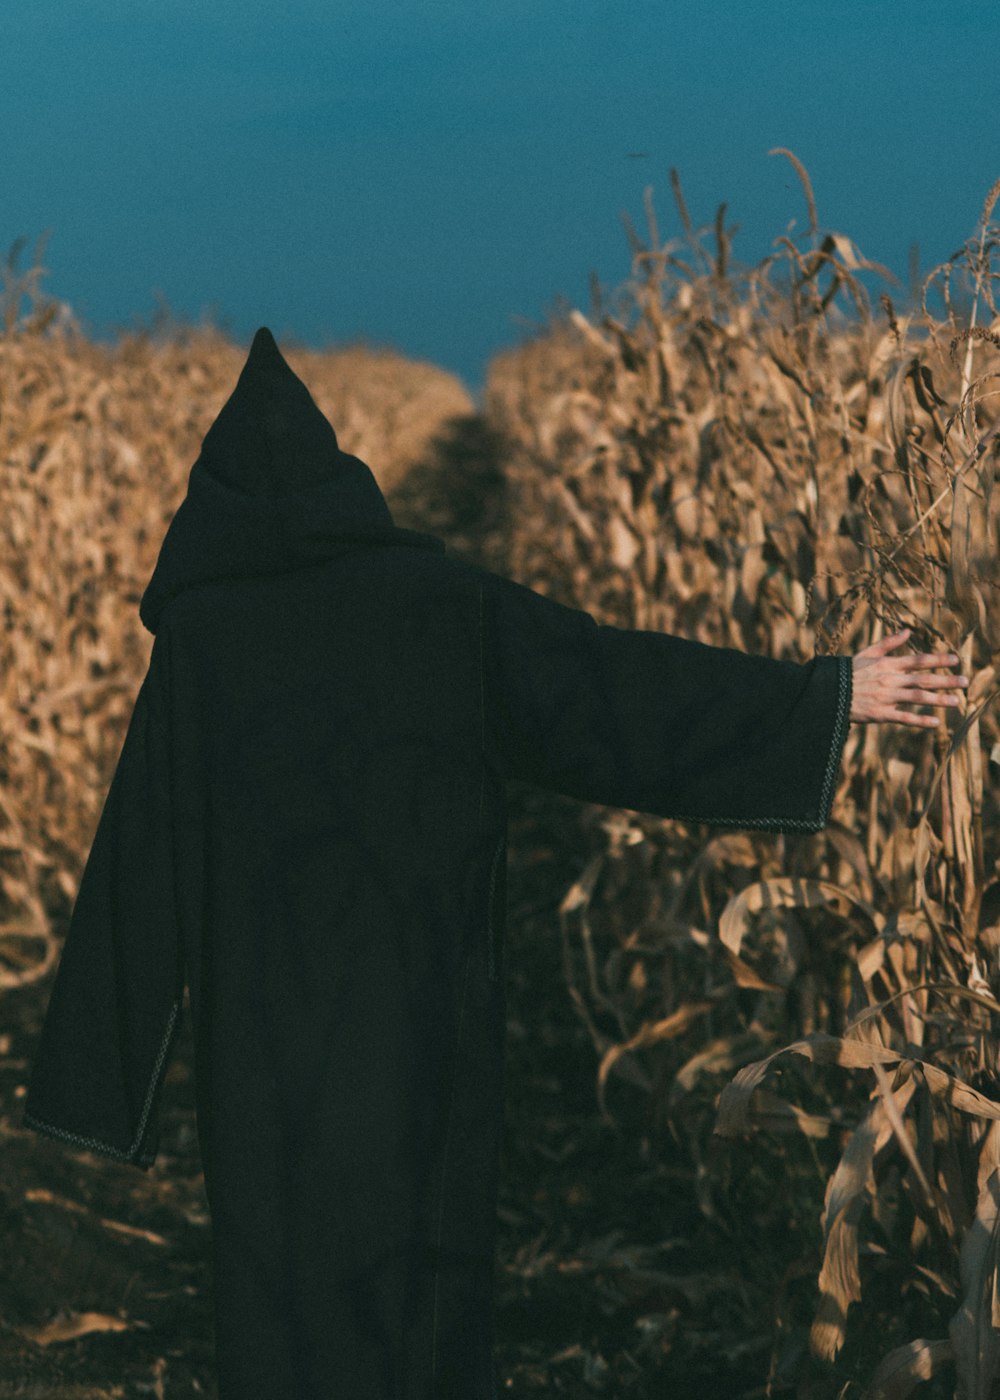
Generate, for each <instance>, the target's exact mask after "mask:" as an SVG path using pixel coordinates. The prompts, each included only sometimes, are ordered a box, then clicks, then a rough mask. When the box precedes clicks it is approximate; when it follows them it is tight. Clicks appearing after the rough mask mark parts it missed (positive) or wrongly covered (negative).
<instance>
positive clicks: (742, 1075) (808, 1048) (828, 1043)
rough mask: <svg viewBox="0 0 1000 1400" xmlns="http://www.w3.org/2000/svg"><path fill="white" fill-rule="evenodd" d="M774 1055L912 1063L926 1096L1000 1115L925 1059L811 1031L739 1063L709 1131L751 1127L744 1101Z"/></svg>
mask: <svg viewBox="0 0 1000 1400" xmlns="http://www.w3.org/2000/svg"><path fill="white" fill-rule="evenodd" d="M779 1055H804V1056H805V1058H806V1059H807V1060H813V1061H815V1062H816V1063H817V1064H827V1065H841V1066H842V1067H843V1068H845V1069H870V1068H871V1067H872V1065H876V1064H882V1065H893V1064H903V1065H907V1066H909V1065H913V1066H914V1067H918V1068H919V1069H920V1071H921V1072H922V1073H923V1075H924V1076H925V1078H926V1080H927V1086H928V1088H929V1089H930V1091H931V1093H932V1094H943V1095H944V1097H945V1100H946V1102H947V1103H950V1104H951V1105H952V1107H953V1108H957V1109H960V1110H961V1111H962V1112H963V1113H971V1114H974V1115H977V1116H978V1117H980V1118H991V1119H1000V1103H997V1102H996V1101H995V1100H994V1099H989V1098H987V1097H986V1095H985V1094H981V1093H980V1092H979V1091H978V1089H973V1088H972V1087H971V1086H970V1085H968V1084H965V1083H964V1082H963V1081H962V1080H960V1079H956V1078H955V1077H954V1076H953V1075H950V1074H946V1073H945V1071H944V1070H942V1069H938V1067H937V1066H936V1065H932V1064H929V1063H928V1062H927V1061H926V1060H918V1059H915V1058H913V1057H912V1056H905V1055H903V1054H902V1053H901V1052H899V1051H898V1050H890V1049H888V1048H886V1047H885V1046H881V1045H874V1044H870V1043H868V1042H864V1041H860V1040H855V1039H847V1038H845V1037H842V1036H837V1035H812V1036H808V1037H807V1038H806V1039H804V1040H797V1041H794V1042H793V1043H792V1044H791V1045H785V1046H783V1047H782V1049H780V1050H775V1051H774V1052H773V1053H772V1054H770V1055H768V1056H767V1057H766V1059H763V1060H756V1061H754V1063H753V1064H749V1065H744V1066H743V1068H742V1069H741V1070H740V1071H739V1073H738V1074H737V1075H736V1077H735V1078H734V1079H733V1080H732V1081H731V1082H730V1083H729V1084H727V1085H726V1087H725V1088H724V1089H723V1091H722V1093H721V1094H720V1096H719V1106H718V1110H717V1114H716V1122H715V1132H716V1133H718V1134H719V1135H720V1137H735V1136H737V1135H738V1134H740V1133H743V1132H747V1131H749V1129H750V1128H751V1126H752V1119H751V1113H750V1099H751V1095H752V1094H753V1091H754V1089H756V1088H757V1086H758V1085H759V1084H760V1083H761V1081H762V1080H763V1078H764V1075H765V1074H766V1073H767V1071H768V1069H769V1068H770V1066H771V1063H772V1062H773V1061H774V1060H776V1059H777V1058H778V1057H779Z"/></svg>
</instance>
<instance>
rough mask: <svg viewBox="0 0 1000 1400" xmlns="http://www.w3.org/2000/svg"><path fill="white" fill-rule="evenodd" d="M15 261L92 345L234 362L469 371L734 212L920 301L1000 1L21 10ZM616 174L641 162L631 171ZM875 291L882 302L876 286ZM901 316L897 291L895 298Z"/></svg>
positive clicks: (0, 162) (978, 195)
mask: <svg viewBox="0 0 1000 1400" xmlns="http://www.w3.org/2000/svg"><path fill="white" fill-rule="evenodd" d="M3 7H4V15H3V44H2V45H0V118H2V121H3V131H4V141H3V145H2V155H0V172H2V189H3V199H2V202H0V253H2V254H4V255H6V253H7V251H8V250H9V248H10V245H11V244H12V243H13V241H14V239H15V238H17V237H18V236H19V235H22V234H23V235H26V236H27V239H28V246H27V248H26V249H25V252H24V253H23V254H22V256H21V261H20V266H21V267H22V268H23V267H24V266H25V265H26V262H27V261H28V260H29V254H30V252H31V250H32V249H33V247H34V244H35V240H36V238H37V236H38V235H39V234H40V233H41V232H42V231H43V230H44V229H46V228H51V229H52V235H51V237H50V239H49V242H48V244H47V246H46V248H45V251H44V255H43V262H44V264H45V266H46V267H47V268H48V269H49V275H48V276H47V277H46V278H45V279H44V280H43V283H42V289H43V290H44V291H45V292H47V293H48V294H49V295H51V296H54V297H58V298H59V299H61V300H65V301H68V302H69V303H70V305H71V306H72V307H73V309H74V311H75V312H76V314H77V315H78V316H80V317H81V318H82V319H83V320H84V322H85V324H86V326H87V328H88V329H89V330H91V332H92V333H93V334H95V335H97V336H99V337H101V338H108V339H110V338H113V335H114V326H115V325H116V324H128V323H129V322H131V321H132V319H133V318H134V317H140V318H142V319H143V320H144V321H148V320H149V319H150V318H151V317H152V315H153V313H154V310H155V305H156V303H155V295H154V294H155V293H160V294H162V296H163V297H165V298H166V300H167V302H168V303H169V305H170V306H171V308H173V309H174V310H175V311H176V312H178V313H181V314H184V315H186V316H188V317H190V318H191V319H193V320H198V319H199V318H200V317H201V316H202V315H203V314H206V315H211V317H212V318H213V319H215V320H216V321H217V322H219V323H221V324H223V325H225V327H226V329H227V330H228V331H229V332H230V334H232V335H233V336H234V337H235V338H236V339H237V340H240V341H243V342H248V341H249V337H250V336H251V335H252V333H253V331H254V330H255V329H256V327H257V326H259V325H268V326H270V327H271V329H272V330H273V331H274V333H275V335H277V337H278V339H279V340H281V339H282V338H283V337H287V338H290V339H292V340H294V341H297V342H299V343H301V344H305V345H310V346H323V345H328V344H335V343H340V342H344V341H347V340H351V339H353V338H356V337H359V336H363V337H365V338H367V339H368V340H370V341H371V342H372V343H375V344H389V345H393V346H395V347H397V348H398V349H400V350H402V351H403V352H405V353H407V354H410V355H414V356H417V357H420V358H423V359H429V360H432V361H435V362H436V363H438V364H441V365H443V366H445V367H446V368H448V369H450V370H453V371H455V372H456V373H458V374H459V375H460V376H461V377H462V378H463V379H464V380H465V382H466V383H467V384H468V385H469V387H470V388H471V389H472V390H473V391H477V390H478V388H479V385H480V383H481V380H482V376H483V373H484V370H485V365H486V362H487V361H488V359H489V357H490V356H491V355H492V354H493V353H494V352H495V351H496V350H498V349H500V348H502V347H504V346H506V345H510V344H513V343H516V342H517V341H518V340H519V339H520V338H522V336H523V335H524V334H526V333H527V332H528V330H529V329H530V327H531V325H533V324H535V325H537V324H541V323H543V322H544V320H545V316H546V311H547V309H549V308H551V307H552V305H553V304H554V299H555V298H556V296H562V297H565V298H566V299H568V300H569V301H570V302H572V303H573V304H574V305H577V306H580V307H581V308H582V309H584V310H587V309H588V308H589V305H590V296H589V285H588V282H589V276H590V274H591V272H596V274H597V276H598V277H599V278H600V280H601V282H602V284H603V286H604V287H605V288H606V289H607V290H608V291H609V292H612V291H613V289H614V288H615V287H616V286H618V285H620V284H621V283H622V282H623V281H624V279H625V278H626V277H627V276H628V273H629V262H630V253H629V247H628V242H627V239H626V236H625V232H624V229H623V227H622V223H621V211H622V210H627V211H628V213H629V215H630V217H631V218H632V221H633V223H634V224H635V225H636V227H637V228H638V229H639V230H640V232H644V230H645V227H646V225H645V216H644V213H643V190H644V188H645V186H646V185H647V184H651V185H652V186H653V189H654V194H653V198H654V203H655V207H656V210H657V214H658V217H659V223H660V230H661V236H665V237H679V236H680V233H681V229H680V223H679V219H678V216H677V211H676V208H675V205H674V202H673V197H672V195H671V191H670V181H669V169H670V167H671V166H676V167H677V169H678V171H679V173H680V177H681V181H682V183H683V187H684V193H685V196H686V200H687V204H688V208H689V210H690V212H691V216H692V218H693V220H694V222H695V223H696V224H710V223H711V221H712V219H713V218H714V215H715V210H716V207H717V205H718V204H719V203H720V202H721V201H723V200H725V201H726V202H727V205H728V208H727V215H726V218H727V224H728V225H729V226H732V225H733V224H738V225H739V226H740V227H739V231H738V232H737V233H736V236H735V243H734V248H733V254H734V256H735V258H736V259H737V260H739V261H741V262H744V263H750V262H756V261H757V260H758V259H759V258H760V257H762V256H763V255H764V254H765V253H766V252H767V251H768V250H769V248H770V247H771V244H772V241H773V239H774V238H775V237H776V236H778V235H779V234H781V233H782V232H783V231H785V230H786V228H787V226H788V224H789V222H790V221H791V220H795V221H796V223H795V232H796V233H798V232H799V231H804V230H805V227H806V223H807V219H806V208H805V202H804V199H803V196H802V192H801V187H800V185H799V182H798V180H797V178H796V176H795V173H794V171H793V170H792V168H791V166H790V165H789V164H788V162H787V161H786V160H785V159H784V158H782V157H777V156H770V157H769V156H768V154H767V152H768V150H769V149H770V148H771V147H774V146H787V147H790V148H791V149H792V150H794V151H795V152H796V154H797V155H798V156H799V157H800V159H801V160H802V161H803V162H804V163H805V165H806V167H807V169H808V170H809V173H810V175H811V177H812V181H813V186H814V190H815V194H816V200H817V205H818V212H819V221H820V225H821V227H823V228H832V229H835V230H837V231H838V232H842V233H846V234H848V235H849V236H850V237H851V238H852V239H854V240H855V242H856V243H857V244H858V245H859V246H860V248H861V250H862V252H863V253H864V254H865V255H866V256H868V257H869V258H872V259H874V260H876V261H878V262H881V263H884V264H886V265H888V266H889V267H891V268H892V269H893V271H895V272H896V273H897V275H898V276H899V277H900V279H901V281H902V283H903V284H904V287H905V284H906V281H907V263H908V254H909V247H910V244H911V242H913V241H914V240H915V241H917V242H918V243H919V247H920V263H921V268H922V270H924V271H926V270H927V269H929V267H930V266H931V265H933V263H935V262H938V261H940V260H942V259H944V258H945V257H947V256H948V255H949V254H950V253H951V252H953V251H954V250H955V249H956V248H957V247H958V246H959V245H960V244H961V243H962V242H963V241H964V240H965V239H966V238H968V237H969V236H970V235H971V234H972V233H973V231H974V228H975V225H976V221H977V219H978V217H979V213H980V210H981V208H982V204H983V200H984V198H985V196H986V193H987V191H988V189H989V187H990V185H991V184H992V183H993V181H994V180H995V179H996V178H997V177H998V176H1000V115H998V109H997V103H996V92H997V84H996V77H995V73H994V72H993V69H994V67H995V63H994V60H995V56H996V54H997V52H1000V6H998V5H997V3H996V0H948V3H947V4H942V3H941V2H940V0H908V3H907V4H905V5H902V4H873V3H872V2H871V0H828V3H824V4H814V3H811V0H771V2H770V3H769V0H759V2H758V0H754V2H753V3H751V0H739V2H738V3H736V2H735V0H712V3H704V4H702V5H693V4H691V3H675V2H674V0H659V3H650V0H618V3H615V4H611V3H607V0H530V3H529V0H492V3H491V4H490V5H489V6H488V7H487V6H482V7H480V6H477V5H475V4H472V3H469V0H421V2H420V3H417V0H381V3H373V0H357V3H355V0H351V3H344V0H298V3H297V2H296V0H288V2H287V3H285V4H284V5H281V6H278V5H274V4H272V5H268V6H264V5H261V4H259V3H256V0H216V3H212V0H202V3H200V4H195V3H193V2H192V0H32V3H26V0H3ZM629 152H646V153H648V154H647V155H645V156H643V157H641V158H635V157H631V156H630V155H629V154H628V153H629ZM870 285H873V286H874V285H875V284H874V283H872V284H870ZM901 291H902V289H901Z"/></svg>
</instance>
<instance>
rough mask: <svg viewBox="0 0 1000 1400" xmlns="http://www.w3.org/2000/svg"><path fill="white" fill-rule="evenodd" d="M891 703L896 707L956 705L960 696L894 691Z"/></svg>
mask: <svg viewBox="0 0 1000 1400" xmlns="http://www.w3.org/2000/svg"><path fill="white" fill-rule="evenodd" d="M890 698H891V701H892V703H893V704H896V705H958V704H961V700H962V697H961V696H960V695H935V694H934V692H933V691H931V690H894V691H893V692H892V695H891V697H890Z"/></svg>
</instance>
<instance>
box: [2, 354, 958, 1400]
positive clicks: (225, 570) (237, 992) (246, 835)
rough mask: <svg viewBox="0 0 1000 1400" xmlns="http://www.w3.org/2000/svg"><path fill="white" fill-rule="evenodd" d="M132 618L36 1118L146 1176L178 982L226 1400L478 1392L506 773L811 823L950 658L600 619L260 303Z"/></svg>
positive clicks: (403, 1399) (679, 809) (686, 808)
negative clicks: (134, 645)
mask: <svg viewBox="0 0 1000 1400" xmlns="http://www.w3.org/2000/svg"><path fill="white" fill-rule="evenodd" d="M140 617H141V620H142V622H143V624H144V625H145V626H146V627H147V628H148V630H149V631H150V633H151V634H152V635H153V643H152V648H151V653H150V660H149V667H148V670H147V672H146V675H145V677H144V679H143V682H142V684H141V686H140V687H139V690H138V693H137V695H136V698H135V703H134V707H133V710H132V713H131V717H130V719H129V723H128V727H127V730H126V733H125V736H124V740H123V744H122V748H121V751H120V755H119V758H118V762H117V767H116V769H115V771H114V774H113V777H112V780H111V784H110V787H109V790H108V793H107V797H106V800H105V804H104V807H103V809H102V812H101V815H100V819H99V822H98V825H97V829H96V833H95V835H94V838H93V843H92V846H91V848H90V852H89V855H88V858H87V861H86V864H85V867H84V870H83V874H82V877H81V881H80V886H79V890H78V893H77V897H76V901H75V904H74V907H73V911H72V917H71V920H70V924H69V927H68V931H67V934H66V939H65V942H64V946H63V949H62V952H61V957H60V961H59V966H58V969H57V973H56V977H55V980H54V983H53V986H52V990H51V993H50V996H49V1001H48V1005H47V1008H46V1013H45V1019H44V1023H43V1026H42V1031H41V1035H40V1038H39V1042H38V1045H37V1047H36V1053H35V1056H34V1059H33V1063H32V1072H31V1077H30V1083H29V1088H28V1094H27V1098H26V1100H25V1105H24V1109H23V1122H24V1124H25V1125H26V1126H27V1127H29V1128H31V1129H33V1130H34V1131H36V1132H39V1133H41V1134H45V1135H48V1136H50V1137H53V1138H55V1139H57V1140H59V1141H61V1142H63V1143H65V1144H68V1145H69V1146H71V1147H75V1148H84V1149H88V1150H89V1151H91V1152H94V1153H97V1154H104V1155H106V1156H108V1157H110V1158H113V1159H116V1160H118V1161H121V1162H128V1163H133V1164H135V1165H136V1166H138V1167H140V1168H142V1169H149V1168H150V1167H151V1166H152V1165H153V1163H154V1162H155V1160H156V1157H157V1152H158V1149H159V1139H160V1124H159V1116H158V1115H159V1094H160V1086H161V1084H162V1081H163V1077H164V1074H165V1070H166V1068H167V1066H168V1063H169V1061H170V1055H171V1050H172V1046H173V1042H174V1033H175V1031H176V1028H177V1022H178V1017H179V1015H180V1013H181V1009H182V1004H183V1002H184V998H185V994H188V996H189V1004H190V1014H191V1017H192V1029H193V1042H194V1047H195V1065H194V1071H195V1075H194V1082H195V1110H196V1120H197V1129H198V1141H199V1147H200V1151H201V1159H202V1165H203V1169H204V1178H205V1187H206V1194H207V1198H208V1203H209V1207H210V1212H211V1238H212V1245H211V1252H212V1260H211V1262H212V1289H213V1309H214V1324H215V1360H216V1368H217V1375H218V1385H219V1396H220V1400H258V1398H259V1400H319V1397H324V1398H325V1397H328V1396H334V1395H336V1396H344V1397H350V1400H495V1397H496V1394H497V1376H496V1368H495V1364H494V1355H493V1346H494V1337H493V1315H492V1306H493V1261H494V1247H495V1225H496V1198H497V1176H498V1155H499V1147H500V1137H501V1131H502V1118H503V1051H504V1033H505V1010H504V1008H505V995H504V944H505V918H506V904H505V899H506V894H505V876H506V840H507V798H506V785H507V783H508V781H509V780H511V779H518V780H522V781H527V782H530V783H533V784H537V785H540V786H541V787H544V788H548V789H551V790H553V791H555V792H559V793H565V794H569V795H571V796H574V797H576V798H578V799H580V800H582V801H585V802H593V803H600V804H607V805H610V806H614V807H621V808H628V809H632V810H636V811H643V812H649V813H652V814H655V815H659V816H663V817H667V818H670V817H675V818H679V819H683V820H685V821H699V822H709V823H715V824H723V825H728V826H735V827H757V828H764V829H771V830H787V831H818V830H820V829H821V828H822V827H823V826H824V824H825V823H826V822H827V820H828V818H829V814H830V808H831V803H832V800H833V796H834V790H835V778H836V775H837V771H838V766H839V763H840V759H841V754H842V749H843V745H844V742H845V740H846V737H847V733H848V726H849V724H850V723H851V722H852V721H853V722H855V723H861V724H864V723H877V722H882V723H888V722H897V723H900V724H910V725H915V724H926V723H928V718H927V717H926V716H922V715H920V716H918V715H915V714H912V713H909V712H907V711H904V710H903V709H902V708H901V706H902V705H903V704H907V703H916V704H934V703H936V702H940V701H942V700H943V699H945V698H948V699H950V698H951V697H945V696H943V695H942V693H941V692H942V691H943V690H944V689H945V688H946V687H947V688H953V687H956V686H958V685H960V684H962V683H963V681H964V678H963V677H955V676H954V675H947V674H946V675H940V674H931V671H932V669H933V668H940V667H941V666H942V664H943V663H946V662H948V661H950V660H953V659H954V658H952V657H950V656H948V655H945V654H940V653H939V654H925V655H916V656H908V655H904V654H902V653H899V652H898V648H899V647H900V646H901V645H902V643H903V641H904V637H905V634H903V633H898V634H896V635H895V636H893V637H889V638H886V639H884V640H882V641H880V642H877V643H875V645H874V646H871V647H868V648H866V649H865V651H864V652H861V653H859V655H858V656H857V657H854V658H851V657H848V656H817V657H815V658H813V659H812V660H811V661H809V662H808V663H807V664H804V665H799V664H796V663H793V662H789V661H782V660H774V659H771V658H767V657H760V656H750V655H747V654H745V653H743V652H740V651H738V650H736V649H733V648H726V647H713V646H708V645H705V644H704V643H700V642H696V641H692V640H688V639H686V638H682V637H677V636H671V635H668V634H664V633H657V632H652V631H643V630H628V629H624V628H618V627H614V626H609V625H603V624H598V623H597V622H596V621H595V619H594V618H593V617H592V616H591V615H590V614H589V613H587V612H585V611H582V610H579V609H575V608H570V607H567V606H565V605H563V604H560V603H558V602H556V601H555V600H553V599H549V598H547V597H545V596H544V595H542V594H540V593H537V592H535V591H534V590H532V589H529V588H527V587H525V586H523V585H520V584H518V583H515V582H513V581H512V580H509V579H505V578H502V577H501V576H499V575H496V574H493V573H490V572H488V571H486V570H483V569H480V568H478V567H475V566H472V565H469V564H466V563H463V562H461V561H459V560H457V559H455V558H454V557H452V556H450V555H449V554H448V552H447V550H446V547H445V545H444V542H443V541H441V540H440V539H438V538H436V537H434V536H432V535H428V534H424V533H422V532H420V531H414V530H407V529H402V528H400V527H397V526H396V525H394V523H393V521H392V517H391V514H390V512H389V509H388V507H387V505H386V502H385V500H384V498H383V496H382V493H381V492H380V490H379V488H378V485H377V483H376V481H375V478H374V476H373V475H372V473H371V471H370V470H369V468H368V467H367V466H366V465H365V463H363V462H362V461H361V460H360V459H358V458H357V457H354V456H352V455H350V454H347V453H344V452H343V451H341V449H340V448H339V446H338V444H337V440H336V434H335V433H334V430H333V428H332V427H331V425H330V424H329V422H328V421H327V420H326V418H325V417H324V416H323V414H322V413H321V412H320V410H319V409H318V407H317V406H316V404H315V403H314V401H313V399H312V397H311V395H310V394H309V391H308V389H307V388H306V386H305V385H304V384H303V383H302V381H301V380H300V379H299V378H298V376H297V375H295V374H294V372H293V371H292V370H291V368H290V366H289V365H288V364H287V362H286V361H285V359H284V357H283V356H282V355H281V352H280V350H279V349H278V346H277V345H276V343H275V340H274V337H273V336H272V335H271V332H270V331H269V330H268V328H267V327H265V326H262V327H261V328H260V329H259V330H258V331H257V332H256V334H255V336H254V338H253V343H252V345H251V348H250V352H249V355H248V358H247V361H246V364H245V366H244V368H243V371H242V373H241V374H240V377H239V380H238V383H237V385H236V387H235V389H234V391H233V393H232V394H231V396H230V397H229V399H228V400H227V401H226V403H225V404H224V406H223V407H222V409H221V411H220V413H219V415H218V417H217V418H216V420H215V422H214V423H213V424H212V426H211V427H210V429H209V431H208V433H207V434H206V436H205V438H204V440H203V443H202V448H201V452H200V454H199V456H198V459H197V460H196V462H195V463H194V465H193V467H192V468H191V471H190V475H189V480H188V489H187V494H186V496H185V498H184V499H183V500H182V502H181V504H180V506H179V508H178V509H177V511H176V513H175V515H174V516H173V519H172V520H171V522H170V525H169V528H168V529H167V531H166V534H165V536H164V539H163V541H162V546H161V549H160V552H159V557H158V559H157V562H156V566H155V568H154V570H153V573H152V576H151V578H150V580H149V582H148V585H147V587H146V589H145V591H144V593H143V596H142V599H141V603H140ZM893 652H895V653H896V654H893Z"/></svg>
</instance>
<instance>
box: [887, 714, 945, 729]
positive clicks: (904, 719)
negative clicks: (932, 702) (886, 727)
mask: <svg viewBox="0 0 1000 1400" xmlns="http://www.w3.org/2000/svg"><path fill="white" fill-rule="evenodd" d="M886 719H891V720H894V721H895V722H896V723H897V724H910V725H917V726H918V727H919V728H921V729H933V728H934V727H935V725H939V724H940V723H941V720H940V718H939V717H938V716H937V715H913V714H909V713H908V712H907V711H906V710H889V711H887V713H886Z"/></svg>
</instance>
